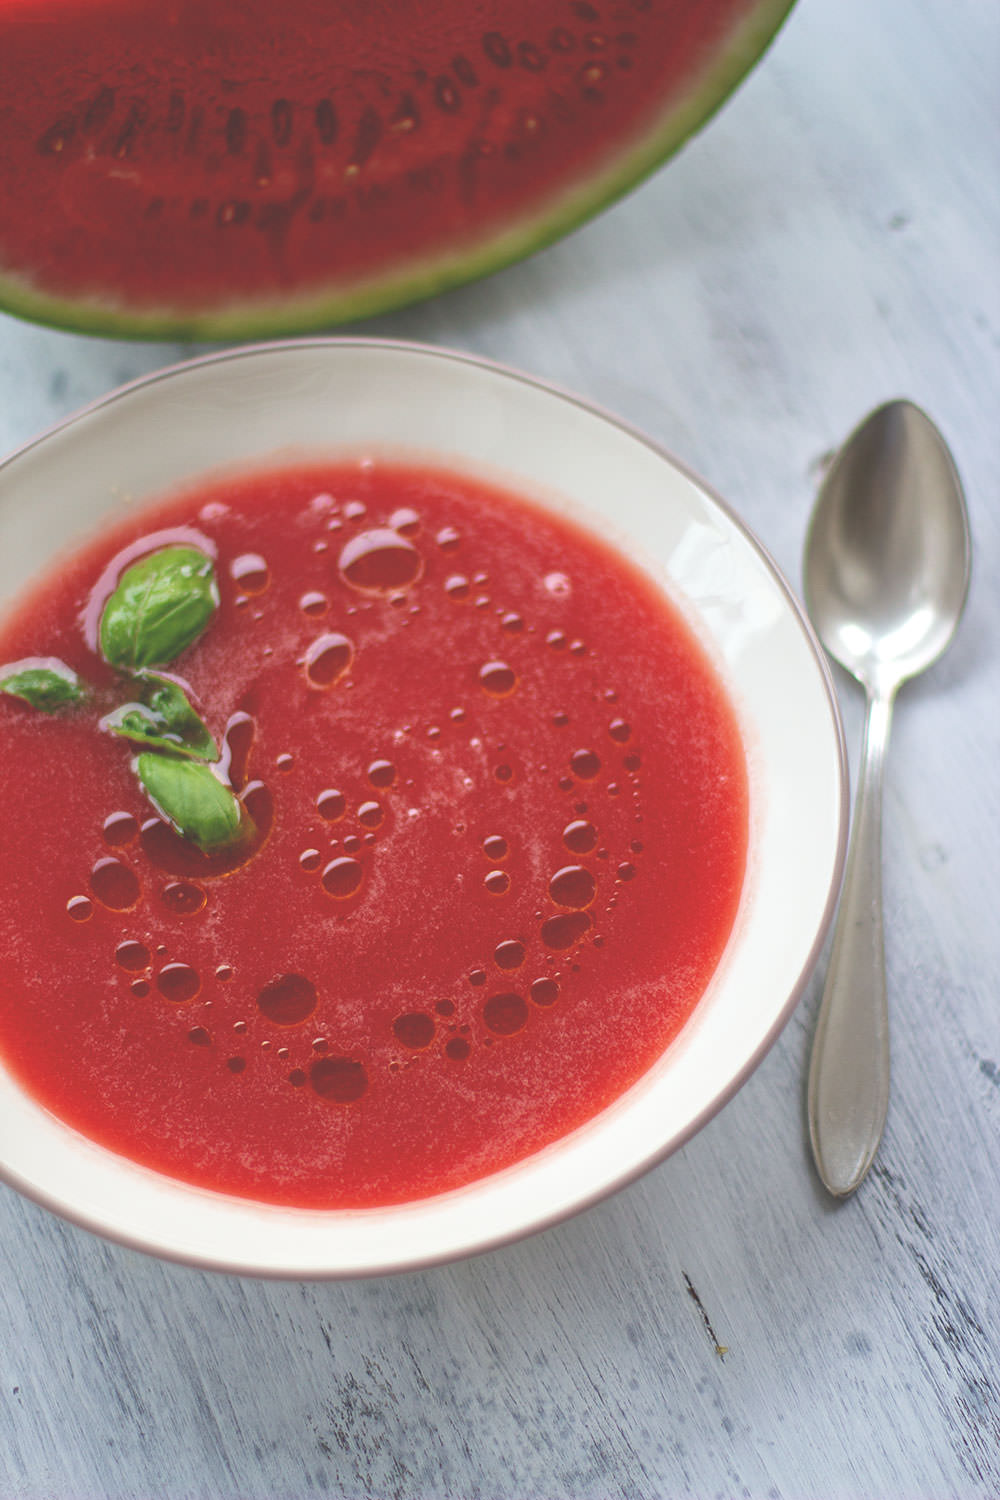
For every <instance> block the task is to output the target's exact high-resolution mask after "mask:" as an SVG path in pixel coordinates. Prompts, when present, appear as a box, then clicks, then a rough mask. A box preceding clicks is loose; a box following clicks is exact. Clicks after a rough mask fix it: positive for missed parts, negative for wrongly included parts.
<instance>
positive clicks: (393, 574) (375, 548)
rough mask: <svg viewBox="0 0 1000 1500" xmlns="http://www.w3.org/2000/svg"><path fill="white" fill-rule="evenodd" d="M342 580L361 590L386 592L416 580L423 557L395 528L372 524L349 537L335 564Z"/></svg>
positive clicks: (365, 592) (371, 592) (422, 563)
mask: <svg viewBox="0 0 1000 1500" xmlns="http://www.w3.org/2000/svg"><path fill="white" fill-rule="evenodd" d="M338 566H339V568H340V573H341V576H342V578H343V579H344V582H345V583H348V584H350V586H351V588H353V589H357V590H358V591H359V592H360V593H363V594H390V593H394V592H395V591H396V590H397V589H403V588H408V587H409V586H410V585H411V584H413V583H416V581H417V579H418V578H419V577H420V575H421V574H422V573H423V571H424V560H423V558H422V557H421V555H420V553H419V552H418V551H417V549H416V547H415V546H414V545H413V543H412V542H411V541H409V540H408V539H407V538H406V537H405V536H402V535H401V534H400V533H399V532H398V531H392V530H390V529H389V527H376V528H375V530H373V531H362V532H359V533H358V535H357V536H354V537H352V538H351V540H350V541H349V542H348V543H347V544H346V546H345V547H344V548H343V550H342V552H341V554H340V560H339V564H338Z"/></svg>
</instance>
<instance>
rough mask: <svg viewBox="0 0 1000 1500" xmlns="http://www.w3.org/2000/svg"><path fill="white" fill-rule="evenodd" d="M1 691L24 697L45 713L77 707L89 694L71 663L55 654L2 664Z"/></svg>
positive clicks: (0, 671) (33, 706) (0, 669)
mask: <svg viewBox="0 0 1000 1500" xmlns="http://www.w3.org/2000/svg"><path fill="white" fill-rule="evenodd" d="M0 693H9V694H10V696H11V697H12V698H23V699H24V701H25V703H30V704H31V706H32V708H40V709H41V711H42V713H43V714H55V713H58V712H59V710H60V709H62V708H75V707H76V705H77V704H78V703H82V702H83V700H84V698H86V696H87V687H86V684H85V683H84V682H82V681H81V679H80V678H79V677H78V676H77V675H76V673H75V672H74V671H73V670H72V668H71V667H67V665H66V663H65V662H61V661H59V660H58V658H57V657H55V656H31V657H27V658H26V659H25V660H24V661H13V662H10V663H9V665H7V666H5V667H0Z"/></svg>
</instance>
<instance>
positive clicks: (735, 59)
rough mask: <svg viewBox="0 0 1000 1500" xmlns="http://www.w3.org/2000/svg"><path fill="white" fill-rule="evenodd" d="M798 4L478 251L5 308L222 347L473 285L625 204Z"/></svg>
mask: <svg viewBox="0 0 1000 1500" xmlns="http://www.w3.org/2000/svg"><path fill="white" fill-rule="evenodd" d="M793 4H794V0H758V3H757V4H756V5H754V6H752V8H751V9H750V10H749V11H748V13H747V15H746V16H745V17H744V18H743V20H742V21H741V22H740V23H739V25H738V26H736V27H734V28H733V29H732V30H731V31H730V32H729V33H728V34H727V36H726V38H725V41H724V42H723V44H722V45H721V46H720V47H719V48H718V49H717V50H716V51H715V52H714V53H713V55H712V57H711V59H710V60H709V63H708V65H707V66H706V67H705V68H704V69H703V70H702V71H701V72H700V73H698V74H697V75H696V76H695V77H693V78H692V80H691V83H690V85H689V87H688V89H687V90H686V91H685V92H684V93H683V94H681V95H680V96H679V97H677V96H675V97H674V98H673V99H672V100H671V102H670V106H669V108H668V109H667V110H666V111H665V112H664V113H663V114H662V115H661V116H660V117H659V118H658V119H657V120H656V121H655V122H654V123H653V125H652V126H651V127H650V128H649V129H648V130H647V131H646V133H645V134H644V135H643V136H642V138H641V139H640V140H639V141H638V142H636V143H633V144H632V145H631V146H630V147H629V148H628V149H626V150H625V151H623V152H620V153H619V154H618V155H617V156H616V157H614V158H613V159H612V160H610V161H609V162H608V163H607V164H606V165H605V166H604V167H603V168H602V169H601V170H600V171H599V172H598V173H596V174H594V175H592V176H590V177H588V178H587V179H586V180H585V181H583V182H580V183H577V184H574V185H573V186H572V187H570V188H568V189H567V190H566V191H565V192H563V193H561V194H559V195H558V196H557V197H554V198H553V199H552V200H551V201H550V202H549V203H547V204H546V205H545V207H544V209H543V210H542V211H540V212H539V211H535V212H533V213H532V214H530V215H529V216H526V217H525V218H524V219H523V220H521V221H519V222H518V223H516V224H514V225H512V226H511V227H510V228H509V229H507V230H505V231H503V232H502V233H499V234H497V233H492V234H491V235H490V236H489V237H488V238H487V239H484V241H483V242H482V243H480V244H478V245H472V246H469V245H463V246H462V247H461V248H460V249H458V250H456V251H451V252H446V253H444V254H440V253H439V254H435V255H434V256H433V257H431V258H428V259H425V260H422V261H418V262H413V263H410V264H408V265H406V266H405V268H403V269H396V270H393V271H391V272H380V273H378V274H377V275H375V276H373V277H371V278H370V279H367V280H353V281H350V282H341V283H327V284H325V285H323V286H321V287H311V288H309V290H308V291H304V292H301V293H298V294H291V295H290V294H288V293H284V294H282V295H281V296H277V297H273V298H268V297H266V296H260V297H253V298H250V299H247V300H245V301H239V302H235V301H234V302H229V303H227V304H226V305H225V306H222V307H208V308H202V307H199V308H197V309H195V310H187V309H184V308H181V307H176V306H164V307H161V308H150V307H147V306H143V307H142V308H137V307H134V306H130V305H127V304H124V303H122V304H118V305H116V304H114V303H113V302H110V301H108V300H107V299H106V298H104V297H101V298H98V297H93V298H73V299H69V298H64V297H58V296H53V295H51V294H50V293H48V292H46V291H45V290H44V289H43V288H41V287H38V286H34V285H32V284H31V283H30V282H29V281H27V280H25V279H24V278H23V277H21V276H12V275H10V274H6V275H5V274H4V273H3V272H2V271H0V308H3V309H5V310H6V311H8V312H11V313H14V314H15V315H16V316H18V317H21V318H25V319H27V320H29V321H31V322H36V323H43V324H47V325H51V326H53V327H57V328H63V329H68V330H70V331H73V332H77V333H86V334H96V335H108V336H111V337H116V338H133V339H171V340H180V341H188V340H190V341H199V342H200V341H207V342H225V341H230V340H235V341H238V340H242V339H252V338H259V337H270V336H273V335H282V334H297V333H307V332H315V331H317V330H321V329H324V328H330V327H333V326H335V325H337V324H341V323H348V322H355V321H358V320H360V319H363V318H369V317H373V316H375V315H376V314H380V313H386V312H391V311H393V310H394V309H397V308H400V307H405V306H407V305H409V304H411V303H414V302H420V301H423V300H425V299H427V298H429V297H433V296H436V295H438V294H439V293H441V292H444V291H448V290H450V289H451V288H454V287H458V286H462V285H464V284H465V283H467V282H470V281H476V280H478V279H480V278H481V277H484V276H488V275H490V274H492V273H493V272H494V271H499V270H502V269H503V268H504V267H505V266H509V265H512V264H513V263H515V262H516V261H519V260H523V259H524V258H525V257H527V256H529V255H532V254H533V253H534V252H535V251H537V250H541V249H544V248H545V246H547V245H550V244H552V243H553V242H554V241H556V240H559V239H561V238H563V237H564V236H565V235H567V234H569V233H570V232H571V231H572V230H574V229H576V228H578V227H579V226H580V225H581V224H583V223H585V222H586V221H587V220H588V219H591V218H593V217H594V216H595V215H596V214H598V213H600V212H601V211H602V210H603V209H605V208H607V207H609V206H610V205H611V204H613V203H615V202H616V201H617V200H618V199H620V198H622V197H624V196H625V194H627V193H629V192H630V191H631V190H632V189H633V188H635V187H637V186H638V185H639V184H640V183H641V182H643V181H644V180H645V179H646V178H647V177H649V176H650V175H651V174H652V173H653V172H655V171H656V170H657V169H658V168H659V167H660V166H662V165H663V163H664V162H665V161H667V160H668V159H669V158H670V157H671V156H673V155H674V154H675V153H676V152H677V151H678V150H679V149H680V147H681V146H683V145H684V143H685V142H686V141H687V140H689V139H690V137H691V136H692V135H694V134H695V133H696V132H697V131H698V130H700V129H701V128H702V126H703V125H704V124H705V123H706V122H707V121H708V120H709V119H711V117H712V116H713V115H714V114H716V112H717V111H718V110H719V109H720V108H721V107H722V105H723V104H724V103H725V102H726V100H727V99H728V98H729V96H730V94H731V93H732V92H733V90H734V89H735V88H736V87H737V85H738V84H739V83H740V82H741V81H742V79H743V78H744V77H745V76H746V75H747V73H749V72H750V70H751V69H752V68H753V67H754V65H755V64H756V63H757V62H758V61H759V60H760V58H761V57H762V55H763V54H764V52H765V51H766V50H767V48H768V47H769V46H770V44H771V42H772V41H773V40H774V37H775V35H776V33H777V32H778V30H779V29H780V27H781V24H782V22H783V21H784V20H785V18H786V16H787V15H788V13H789V12H790V10H791V9H792V6H793Z"/></svg>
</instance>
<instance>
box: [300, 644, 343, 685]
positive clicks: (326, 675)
mask: <svg viewBox="0 0 1000 1500" xmlns="http://www.w3.org/2000/svg"><path fill="white" fill-rule="evenodd" d="M353 660H354V646H353V644H352V642H351V641H349V640H348V638H347V636H346V635H341V634H340V632H339V631H330V632H329V633H328V634H327V635H321V636H320V637H319V639H318V640H315V641H313V643H312V645H311V646H310V647H309V649H308V650H307V652H306V654H305V656H304V657H303V659H302V665H303V667H304V669H305V674H306V679H307V681H308V682H309V685H310V687H314V688H329V687H333V685H334V683H335V682H339V681H340V679H341V678H342V677H343V676H345V675H346V673H347V671H348V670H349V668H350V665H351V662H352V661H353Z"/></svg>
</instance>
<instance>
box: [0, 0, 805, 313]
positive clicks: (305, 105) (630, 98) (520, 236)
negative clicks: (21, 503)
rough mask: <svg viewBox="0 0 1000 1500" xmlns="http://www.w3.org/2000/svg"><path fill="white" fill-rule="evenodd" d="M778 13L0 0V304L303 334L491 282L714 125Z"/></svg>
mask: <svg viewBox="0 0 1000 1500" xmlns="http://www.w3.org/2000/svg"><path fill="white" fill-rule="evenodd" d="M790 4H791V0H593V3H591V0H435V4H434V5H433V6H429V5H427V4H426V3H425V0H366V3H362V0H284V3H283V4H282V5H275V4H274V3H273V0H197V3H196V0H173V3H170V0H157V3H155V4H154V3H151V0H0V139H2V140H3V142H4V149H3V151H2V152H0V305H3V306H6V307H7V308H8V309H9V310H10V311H12V312H15V313H19V314H20V315H22V316H24V317H29V318H34V319H37V320H39V321H43V322H50V323H54V324H57V325H60V326H63V327H66V328H72V329H76V330H79V331H84V332H94V333H110V334H114V335H118V336H122V335H125V336H135V337H141V338H149V337H169V338H196V339H230V338H246V337H256V336H261V335H270V334H281V333H284V334H287V333H297V332H305V331H308V330H313V329H318V328H325V327H329V326H331V325H333V324H336V323H340V322H344V321H348V320H351V319H356V318H360V317H364V316H368V315H370V314H374V313H377V312H383V311H386V310H387V309H390V308H393V307H398V306H401V305H403V304H405V303H408V302H412V301H416V300H418V299H420V298H423V297H427V296H430V295H433V294H434V293H436V292H439V291H442V290H443V289H445V288H447V287H451V286H455V285H458V284H460V283H462V282H466V281H469V280H472V279H473V278H475V277H478V276H482V275H485V274H487V273H488V272H491V271H493V270H496V269H498V268H499V267H501V266H504V265H507V264H509V263H510V262H512V261H514V260H517V259H519V258H521V257H522V256H524V255H527V254H529V253H530V252H532V251H533V250H536V249H538V248H540V247H541V246H543V245H545V244H548V243H550V242H551V241H552V240H555V239H557V238H558V237H559V236H561V235H563V234H565V233H566V232H567V231H569V230H570V229H572V228H574V227H575V226H576V225H578V224H579V223H581V222H582V221H583V220H585V219H586V218H588V217H589V216H591V215H592V214H594V213H595V212H597V211H598V210H599V209H601V208H603V207H604V206H606V205H607V204H609V203H611V202H612V201H614V200H615V199H616V198H618V197H620V196H621V195H622V194H623V193H625V192H626V191H628V189H630V188H631V187H633V186H634V185H635V184H636V183H637V182H638V181H640V180H641V179H642V178H643V177H645V176H646V175H647V174H648V173H650V172H651V171H653V170H654V169H655V168H656V167H657V166H658V165H659V164H660V163H661V162H663V161H664V160H665V159H666V158H667V157H669V156H670V155H671V154H672V153H673V152H674V151H675V150H676V149H677V148H678V146H680V145H681V144H682V142H683V141H684V140H686V139H687V138H688V136H690V135H691V134H692V133H693V132H694V131H695V130H696V129H697V128H698V127H699V126H700V125H702V124H703V123H704V121H705V120H706V119H707V118H708V117H709V116H710V115H711V114H712V113H713V111H714V110H715V109H716V108H718V106H719V105H720V104H721V103H722V102H723V100H724V99H725V98H726V97H727V95H728V94H729V93H730V92H731V91H732V89H733V88H734V87H735V86H736V84H737V83H738V82H739V81H740V79H741V78H742V77H743V76H744V74H745V73H746V72H747V71H748V69H749V68H750V67H751V66H752V65H753V63H754V62H755V61H756V60H757V59H758V58H759V57H760V55H761V53H762V52H763V51H764V49H765V48H766V47H767V45H768V44H769V42H770V41H771V39H772V38H773V36H774V34H775V32H776V31H777V29H778V27H779V26H780V24H781V22H782V20H783V19H784V17H785V15H786V14H787V12H788V10H789V9H790Z"/></svg>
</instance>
